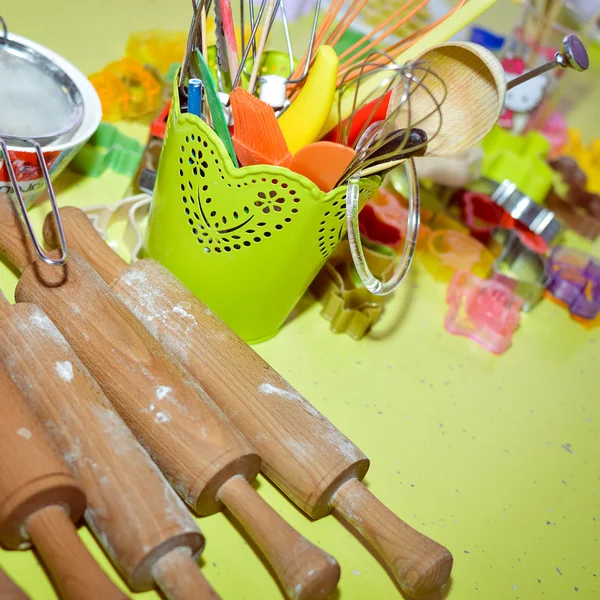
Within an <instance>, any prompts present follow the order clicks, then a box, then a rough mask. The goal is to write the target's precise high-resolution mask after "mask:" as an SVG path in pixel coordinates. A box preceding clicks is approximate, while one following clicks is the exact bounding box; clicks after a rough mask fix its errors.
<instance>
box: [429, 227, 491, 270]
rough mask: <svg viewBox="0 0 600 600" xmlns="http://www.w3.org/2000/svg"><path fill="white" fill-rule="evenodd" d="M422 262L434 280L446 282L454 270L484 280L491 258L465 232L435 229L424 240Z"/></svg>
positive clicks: (485, 249)
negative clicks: (424, 246) (425, 246)
mask: <svg viewBox="0 0 600 600" xmlns="http://www.w3.org/2000/svg"><path fill="white" fill-rule="evenodd" d="M423 262H424V263H425V266H426V267H427V269H428V271H429V272H430V273H431V274H432V275H433V276H434V277H435V278H436V279H438V280H440V281H449V280H450V279H451V278H452V275H453V273H454V272H455V271H471V272H473V273H474V274H476V275H478V276H480V277H487V276H488V273H489V272H490V269H491V268H492V263H493V262H494V256H493V254H492V253H491V252H490V251H489V250H488V249H487V248H486V247H485V246H484V245H483V244H482V243H481V242H479V241H477V240H476V239H474V238H472V237H470V236H469V235H467V234H466V233H462V232H461V231H455V230H452V229H450V230H447V229H438V230H436V231H434V232H433V233H432V234H431V235H430V236H429V239H428V240H427V251H426V252H425V253H423Z"/></svg>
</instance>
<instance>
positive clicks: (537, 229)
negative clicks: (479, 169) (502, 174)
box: [485, 179, 562, 244]
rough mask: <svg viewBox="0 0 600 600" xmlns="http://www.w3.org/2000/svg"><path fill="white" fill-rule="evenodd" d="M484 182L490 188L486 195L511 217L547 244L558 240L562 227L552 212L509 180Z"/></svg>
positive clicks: (488, 180)
mask: <svg viewBox="0 0 600 600" xmlns="http://www.w3.org/2000/svg"><path fill="white" fill-rule="evenodd" d="M485 182H486V184H487V185H488V187H489V188H490V189H489V192H490V193H488V195H489V196H490V197H491V198H492V200H493V201H494V202H495V203H496V204H498V205H499V206H501V207H502V208H503V209H504V210H505V211H506V212H507V213H508V214H509V215H510V216H511V217H513V218H514V219H516V220H517V221H519V222H520V223H523V225H525V226H526V227H527V228H528V229H529V230H530V231H533V233H535V234H537V235H539V236H540V237H541V238H543V239H544V241H545V242H546V243H547V244H551V243H552V242H553V241H555V240H556V239H557V238H558V236H559V235H560V233H561V232H562V226H561V224H560V223H559V221H558V219H557V218H556V215H555V214H554V213H553V212H552V211H550V210H548V209H547V208H545V207H543V206H540V205H539V204H537V202H534V201H533V200H532V199H531V198H529V196H526V195H525V194H523V193H522V192H521V191H519V190H518V189H517V186H516V185H515V184H514V183H513V182H512V181H510V180H509V179H505V180H504V181H503V182H502V183H500V184H497V183H496V182H495V181H492V180H491V179H487V180H485Z"/></svg>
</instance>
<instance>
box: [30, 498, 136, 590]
mask: <svg viewBox="0 0 600 600" xmlns="http://www.w3.org/2000/svg"><path fill="white" fill-rule="evenodd" d="M27 532H28V533H29V537H30V538H31V541H32V542H33V544H34V546H35V547H36V548H37V551H38V552H39V554H40V556H41V557H42V561H43V563H44V565H45V566H46V568H47V569H48V572H49V574H50V577H51V579H52V581H53V583H54V585H55V586H56V589H57V590H58V593H59V595H60V597H61V598H62V599H63V600H98V599H99V598H102V600H126V599H127V596H126V595H125V594H124V593H123V592H122V591H121V590H119V589H118V588H117V587H116V586H115V585H114V584H113V583H112V582H111V581H110V579H109V578H108V576H107V575H106V574H105V573H104V572H103V571H102V569H101V568H100V566H99V565H98V563H96V561H95V560H94V559H93V558H92V556H91V554H90V553H89V552H88V551H87V549H86V547H85V546H84V545H83V542H82V541H81V540H80V539H79V536H78V535H77V531H76V529H75V526H74V525H73V523H71V519H70V518H69V515H67V513H66V511H65V510H64V509H63V508H61V507H60V506H57V505H54V506H48V507H47V508H44V509H42V510H39V511H37V512H36V513H34V514H33V515H31V516H30V517H29V518H28V519H27Z"/></svg>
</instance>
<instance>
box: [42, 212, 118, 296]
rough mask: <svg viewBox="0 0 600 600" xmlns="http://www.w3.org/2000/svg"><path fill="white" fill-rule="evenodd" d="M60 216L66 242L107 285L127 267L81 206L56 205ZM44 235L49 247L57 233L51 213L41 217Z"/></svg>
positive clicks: (54, 240) (53, 243) (53, 242)
mask: <svg viewBox="0 0 600 600" xmlns="http://www.w3.org/2000/svg"><path fill="white" fill-rule="evenodd" d="M60 216H61V219H62V221H63V226H64V228H65V234H66V236H67V244H69V245H72V246H73V248H74V249H75V250H77V251H78V252H79V253H80V254H81V255H82V256H83V257H84V258H85V259H86V260H87V261H88V262H89V263H90V264H91V265H92V267H94V269H95V270H96V272H97V273H98V274H99V275H100V277H102V279H104V281H106V282H107V283H108V284H109V285H110V284H111V283H112V282H113V281H114V280H115V279H116V278H117V277H118V276H119V275H120V274H121V272H122V271H123V269H125V267H127V263H126V262H125V261H124V260H123V259H122V258H121V257H120V256H119V255H118V254H117V253H116V252H115V251H114V250H113V249H112V248H111V247H110V246H108V244H107V243H106V242H105V241H104V240H103V239H102V237H100V235H99V234H98V232H97V231H96V229H95V228H94V226H93V225H92V222H91V221H90V220H89V219H88V218H87V215H86V214H85V213H84V212H83V211H82V210H81V209H79V208H75V207H74V206H66V207H64V208H61V209H60ZM44 239H45V240H46V243H47V244H49V245H51V246H52V248H55V247H57V245H58V242H57V240H58V237H57V231H56V225H55V223H54V218H53V215H52V213H49V214H48V216H47V217H46V220H45V221H44Z"/></svg>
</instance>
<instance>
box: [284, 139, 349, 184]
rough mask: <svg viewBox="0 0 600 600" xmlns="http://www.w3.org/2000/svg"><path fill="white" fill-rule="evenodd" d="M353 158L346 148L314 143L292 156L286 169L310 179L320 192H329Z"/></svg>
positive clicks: (334, 144)
mask: <svg viewBox="0 0 600 600" xmlns="http://www.w3.org/2000/svg"><path fill="white" fill-rule="evenodd" d="M355 156H356V152H355V151H354V150H353V149H352V148H350V147H348V146H343V145H342V144H337V143H335V142H314V143H312V144H308V145H307V146H304V147H303V148H300V150H298V152H296V154H294V156H292V160H291V162H290V164H289V165H288V169H290V171H294V172H295V173H299V174H300V175H304V177H307V178H308V179H310V180H311V181H312V182H313V183H314V184H315V185H317V186H318V187H319V189H320V190H321V191H322V192H330V191H331V190H332V189H333V188H334V187H335V184H336V183H337V182H338V180H339V178H340V177H341V176H342V174H343V173H344V171H345V170H346V168H347V167H348V165H349V164H350V163H351V162H352V161H353V160H354V157H355Z"/></svg>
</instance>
